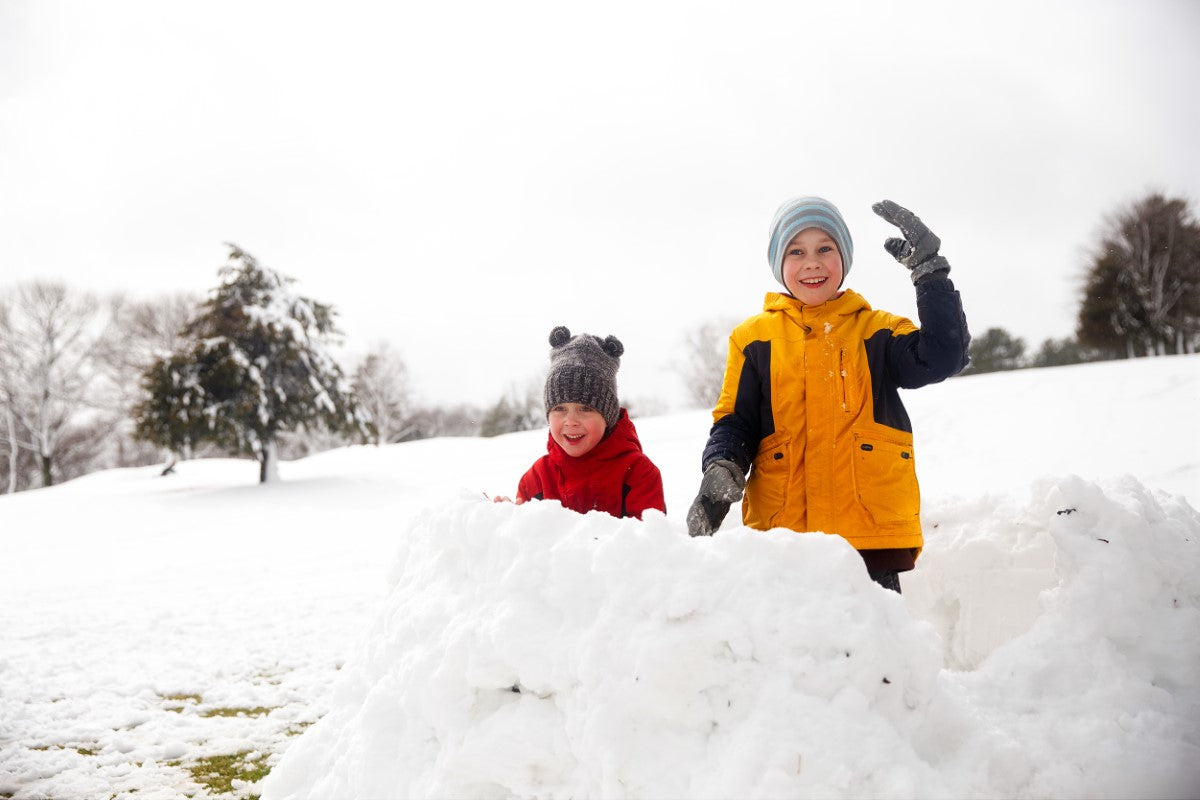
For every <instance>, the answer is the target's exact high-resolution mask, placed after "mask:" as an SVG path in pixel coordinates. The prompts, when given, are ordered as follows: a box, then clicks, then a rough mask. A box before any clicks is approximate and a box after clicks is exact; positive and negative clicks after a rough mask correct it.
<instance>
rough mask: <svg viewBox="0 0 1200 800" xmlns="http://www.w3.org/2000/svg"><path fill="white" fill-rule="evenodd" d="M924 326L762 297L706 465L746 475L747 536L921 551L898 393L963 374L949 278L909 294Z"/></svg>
mask: <svg viewBox="0 0 1200 800" xmlns="http://www.w3.org/2000/svg"><path fill="white" fill-rule="evenodd" d="M917 293H918V311H919V314H920V317H921V320H922V325H923V328H922V329H918V328H917V327H916V326H915V325H914V324H913V323H912V322H910V321H909V320H907V319H905V318H903V317H899V316H896V315H894V314H889V313H886V312H883V311H875V310H872V309H871V307H870V306H869V305H868V304H867V301H866V300H865V299H863V297H862V296H861V295H859V294H857V293H855V292H852V291H847V292H844V293H843V294H842V295H841V296H839V297H837V298H835V299H833V300H830V301H828V302H826V303H823V304H821V305H819V306H805V305H803V304H801V303H800V302H799V301H798V300H796V299H794V298H793V297H791V296H790V295H785V294H779V293H775V292H772V293H769V294H767V297H766V301H765V302H764V304H763V312H762V313H761V314H758V315H756V316H753V317H751V318H749V319H747V320H746V321H745V322H743V323H742V324H741V325H739V326H738V327H737V328H735V329H734V331H733V333H732V334H731V335H730V338H729V358H728V362H727V364H726V368H725V380H724V384H723V386H722V390H721V396H720V399H719V400H718V401H717V406H716V408H715V409H714V411H713V422H714V424H713V429H712V432H711V434H710V437H709V443H708V446H707V447H706V448H705V453H704V460H703V465H704V466H707V465H708V464H709V463H711V462H712V461H714V460H716V459H720V458H723V459H728V460H731V461H733V462H735V463H737V464H738V465H739V466H740V467H741V468H742V470H743V472H747V471H748V473H749V474H748V476H747V482H746V492H745V496H744V498H743V501H742V518H743V521H744V522H745V524H746V525H748V526H749V527H752V528H758V529H761V530H767V529H769V528H777V527H784V528H791V529H792V530H796V531H823V532H825V533H833V534H839V535H841V536H843V537H844V538H846V539H847V540H848V541H849V542H850V543H851V544H852V545H853V546H854V547H855V548H857V549H860V550H870V549H879V548H917V549H919V548H921V547H922V546H923V544H924V541H923V539H922V536H921V519H920V510H921V498H920V490H919V488H918V486H917V475H916V456H915V452H914V450H913V436H912V425H911V423H910V422H909V418H908V413H907V412H906V411H905V409H904V406H903V404H902V403H901V401H900V396H899V393H898V391H897V389H898V388H916V387H918V386H923V385H925V384H928V383H933V382H935V381H940V380H942V379H944V378H946V377H948V376H949V375H952V374H954V373H955V372H958V371H959V370H961V369H962V368H963V366H965V364H966V346H967V342H968V341H969V334H968V333H967V330H966V320H965V318H964V317H963V314H962V306H961V302H960V301H959V298H958V293H957V292H956V291H954V288H953V285H952V284H951V283H950V280H949V278H939V279H936V280H930V281H924V282H922V283H921V284H920V285H918V287H917Z"/></svg>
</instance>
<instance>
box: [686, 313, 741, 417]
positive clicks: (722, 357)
mask: <svg viewBox="0 0 1200 800" xmlns="http://www.w3.org/2000/svg"><path fill="white" fill-rule="evenodd" d="M736 325H737V321H736V320H733V319H728V318H726V319H717V320H711V321H709V322H703V323H701V324H699V325H697V326H696V327H694V328H691V329H688V330H686V331H685V332H684V335H683V342H682V347H681V348H680V350H681V353H680V357H679V359H678V360H676V361H675V362H674V363H673V364H672V368H673V369H674V370H675V371H676V372H677V373H679V376H680V377H681V378H683V385H684V387H685V388H686V389H687V393H688V399H689V400H690V401H691V402H692V403H693V404H694V405H695V406H697V407H699V408H712V407H713V406H715V405H716V404H717V398H718V397H719V396H720V394H721V383H722V381H723V380H724V379H725V362H726V361H727V360H728V358H729V333H730V331H732V330H733V329H734V327H735V326H736Z"/></svg>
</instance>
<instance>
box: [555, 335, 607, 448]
mask: <svg viewBox="0 0 1200 800" xmlns="http://www.w3.org/2000/svg"><path fill="white" fill-rule="evenodd" d="M550 347H551V350H550V372H549V373H548V374H547V375H546V390H545V392H544V395H543V399H544V400H545V403H546V413H547V414H549V413H550V409H552V408H554V407H555V406H556V405H558V404H559V403H582V404H584V405H588V406H591V407H592V408H594V409H596V410H597V411H599V412H600V414H601V415H602V416H603V417H604V422H605V425H606V426H607V427H608V428H609V429H611V428H612V427H613V426H614V425H616V424H617V419H618V417H619V416H620V414H621V404H620V403H619V402H618V400H617V368H618V367H620V366H621V356H622V355H624V353H625V345H623V344H621V340H620V339H618V338H617V337H615V336H606V337H605V338H603V339H601V338H600V337H599V336H593V335H591V334H590V333H581V334H579V335H578V336H571V331H570V330H569V329H568V328H567V327H566V326H564V325H559V326H557V327H556V328H554V329H553V330H552V331H550Z"/></svg>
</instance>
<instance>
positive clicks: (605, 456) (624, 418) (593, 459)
mask: <svg viewBox="0 0 1200 800" xmlns="http://www.w3.org/2000/svg"><path fill="white" fill-rule="evenodd" d="M546 451H547V452H548V453H549V454H550V460H551V461H553V462H555V463H556V464H561V465H563V466H567V465H571V466H575V465H579V466H582V465H583V464H585V463H599V462H603V461H610V460H613V459H617V458H622V457H623V456H626V455H628V454H629V453H631V452H637V453H640V452H642V443H641V441H639V440H638V435H637V429H636V428H634V427H633V421H632V420H630V419H629V414H628V413H627V412H626V411H625V409H623V408H622V409H621V413H620V415H619V416H618V417H617V424H616V425H614V426H613V429H612V430H611V431H609V432H608V435H607V436H605V437H604V438H603V439H601V440H600V442H599V443H598V444H597V445H596V446H595V447H593V448H592V449H591V450H589V451H588V452H587V453H584V454H583V455H581V456H569V455H567V453H566V451H564V450H563V449H562V448H561V447H559V444H558V442H556V441H554V437H553V436H550V435H549V434H547V435H546Z"/></svg>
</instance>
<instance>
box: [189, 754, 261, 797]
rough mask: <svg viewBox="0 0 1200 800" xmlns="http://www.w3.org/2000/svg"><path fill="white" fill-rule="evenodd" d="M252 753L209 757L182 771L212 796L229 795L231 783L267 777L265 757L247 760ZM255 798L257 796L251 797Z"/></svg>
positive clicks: (231, 787) (252, 781)
mask: <svg viewBox="0 0 1200 800" xmlns="http://www.w3.org/2000/svg"><path fill="white" fill-rule="evenodd" d="M252 752H253V751H251V750H243V751H241V752H240V753H233V754H232V755H225V756H209V757H208V758H202V759H200V760H199V761H197V762H196V763H194V764H186V765H184V769H186V770H187V771H188V772H190V773H191V775H192V780H194V781H195V782H196V783H198V784H200V785H201V786H203V787H205V788H206V789H208V791H209V792H211V793H213V794H229V793H230V792H232V791H233V782H234V781H235V780H237V781H247V782H249V783H254V782H256V781H261V780H262V779H263V778H265V777H267V774H268V773H269V772H270V771H271V768H270V767H268V766H267V755H266V754H265V753H263V754H260V755H259V756H258V757H257V758H254V759H250V760H247V758H246V757H247V756H248V755H250V754H251V753H252ZM253 797H254V798H257V795H254V796H253Z"/></svg>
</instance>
